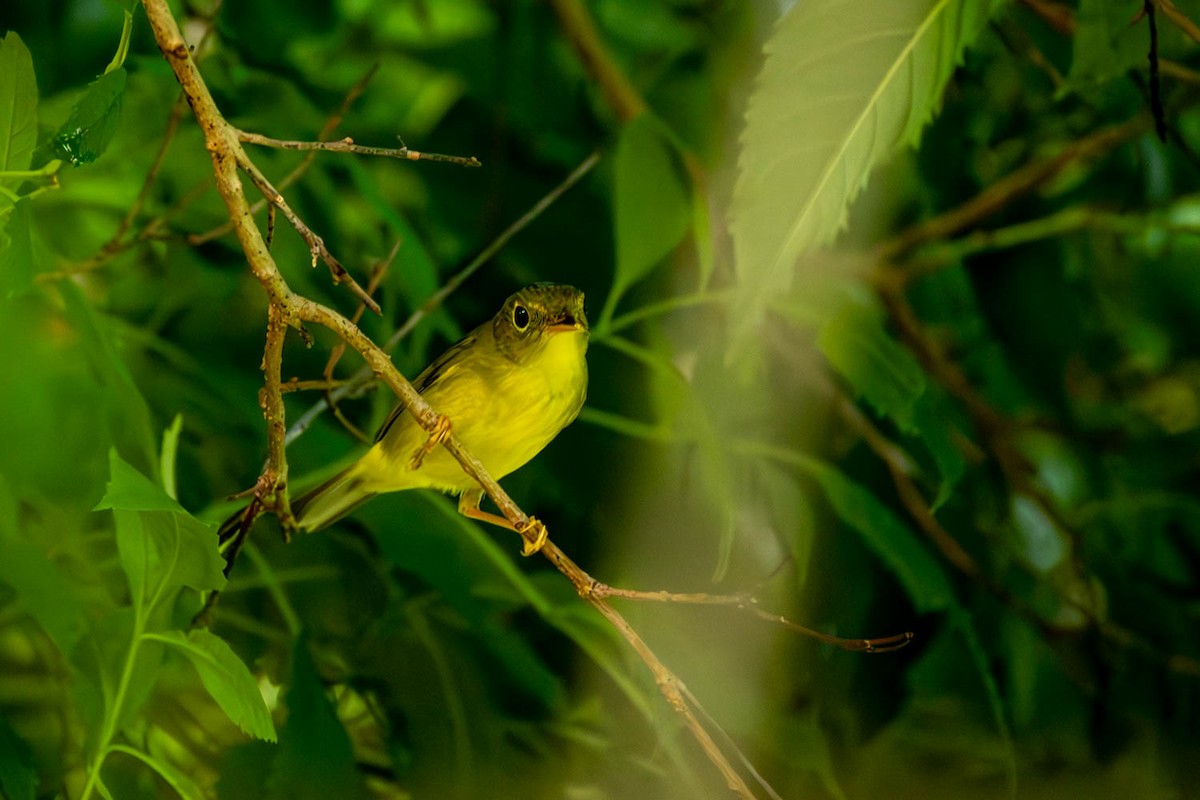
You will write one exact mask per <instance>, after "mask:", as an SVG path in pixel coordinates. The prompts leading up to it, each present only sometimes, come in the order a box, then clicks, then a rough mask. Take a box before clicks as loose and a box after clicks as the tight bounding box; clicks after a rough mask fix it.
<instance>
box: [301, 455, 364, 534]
mask: <svg viewBox="0 0 1200 800" xmlns="http://www.w3.org/2000/svg"><path fill="white" fill-rule="evenodd" d="M359 473H360V470H359V469H358V464H357V463H356V464H354V465H353V466H351V467H350V468H349V469H345V470H342V471H341V472H339V473H338V474H337V475H334V476H333V477H332V478H330V479H329V480H327V481H325V482H324V483H322V484H321V485H320V486H318V487H317V488H315V489H313V490H312V491H309V492H307V493H305V494H304V495H302V496H301V497H299V498H297V499H296V500H293V501H292V514H293V515H294V516H295V517H296V527H298V528H299V529H300V530H302V531H304V532H306V533H312V532H314V531H319V530H321V529H322V528H326V527H328V526H330V525H332V524H333V523H335V522H337V521H338V520H339V519H341V518H342V517H344V516H346V515H347V514H349V513H350V512H351V511H353V510H354V509H356V508H358V507H359V506H361V505H362V504H363V503H365V502H367V501H368V500H370V499H371V498H372V497H374V496H375V492H372V491H370V490H369V489H366V488H364V486H363V479H362V476H361V475H360V474H359Z"/></svg>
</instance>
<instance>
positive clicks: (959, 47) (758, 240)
mask: <svg viewBox="0 0 1200 800" xmlns="http://www.w3.org/2000/svg"><path fill="white" fill-rule="evenodd" d="M992 6H993V0H915V1H913V2H903V3H863V2H859V0H810V1H808V2H801V3H796V4H794V5H793V6H792V8H791V10H790V11H788V12H787V14H786V15H785V16H784V17H783V19H782V20H780V22H779V24H778V25H777V26H776V28H775V31H774V33H773V34H772V35H771V38H770V40H769V41H768V42H767V45H766V62H765V63H764V65H763V69H762V72H761V74H760V75H759V79H758V85H757V88H756V89H755V91H754V94H753V95H752V96H751V98H750V103H749V108H748V110H747V112H746V130H745V132H744V133H743V135H742V152H741V156H740V158H739V162H738V171H739V175H738V180H737V185H736V187H735V189H734V198H733V207H732V211H731V224H730V229H731V233H732V236H733V245H734V262H735V267H736V269H737V274H738V281H739V284H740V285H741V287H742V288H743V291H744V293H745V298H746V300H745V302H744V303H743V306H742V309H741V313H740V315H739V317H738V322H737V325H738V326H739V327H738V328H736V329H735V330H734V338H735V341H739V340H740V341H745V338H746V337H747V336H748V335H749V333H750V331H752V330H753V329H754V327H755V326H756V325H757V324H758V322H759V320H760V319H761V317H762V313H763V310H764V309H765V307H766V305H767V302H768V301H769V300H770V299H771V298H772V297H773V296H774V295H776V294H777V293H778V292H779V291H781V290H782V289H786V288H787V286H788V285H789V284H790V283H791V276H792V272H793V265H794V264H795V262H796V258H797V257H798V256H799V255H800V254H802V253H804V252H805V251H807V250H809V249H811V248H813V247H817V246H820V245H823V244H827V243H829V242H831V241H832V240H833V238H834V236H835V235H836V234H837V232H838V231H839V230H840V229H841V228H842V226H843V225H844V224H845V221H846V212H847V209H848V207H849V205H850V203H851V201H853V200H854V198H855V196H856V195H857V194H858V192H859V191H860V190H861V189H862V187H863V186H864V184H865V183H866V181H867V178H868V176H869V175H870V173H871V170H873V169H874V168H875V167H876V166H878V165H879V164H881V163H882V162H883V161H884V160H885V159H887V158H889V157H890V156H891V155H892V154H893V153H894V152H895V151H896V150H898V149H899V148H900V147H902V146H904V145H911V144H914V143H915V142H916V141H917V140H918V138H919V136H920V133H921V130H922V128H924V126H925V124H926V123H927V122H928V121H929V119H930V118H931V117H932V115H933V113H934V111H935V109H936V107H937V105H938V103H939V102H940V101H941V97H942V92H943V90H944V89H945V87H946V84H947V82H948V81H949V80H950V76H951V74H952V73H953V71H954V68H955V65H956V64H957V63H958V61H959V59H960V57H961V56H962V53H963V50H964V49H965V48H966V47H967V46H968V45H969V44H970V43H971V42H972V41H974V39H975V38H976V37H977V36H978V34H979V32H980V31H981V30H982V29H983V26H984V24H985V23H986V22H987V18H988V14H989V12H990V10H991V8H992Z"/></svg>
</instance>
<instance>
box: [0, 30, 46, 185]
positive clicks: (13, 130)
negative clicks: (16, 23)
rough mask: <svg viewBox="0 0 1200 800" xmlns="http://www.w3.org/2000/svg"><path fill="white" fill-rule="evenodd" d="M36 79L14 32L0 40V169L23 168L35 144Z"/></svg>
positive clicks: (31, 65)
mask: <svg viewBox="0 0 1200 800" xmlns="http://www.w3.org/2000/svg"><path fill="white" fill-rule="evenodd" d="M37 106H38V91H37V78H36V77H35V76H34V73H33V58H32V57H31V56H30V55H29V49H28V48H27V47H25V43H24V42H22V41H21V37H20V36H18V35H17V34H16V33H14V32H11V31H10V32H9V33H8V35H7V36H5V37H4V38H3V40H0V172H4V171H8V170H27V169H29V165H30V162H31V161H32V159H33V148H34V145H35V144H37Z"/></svg>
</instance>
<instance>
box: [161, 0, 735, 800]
mask: <svg viewBox="0 0 1200 800" xmlns="http://www.w3.org/2000/svg"><path fill="white" fill-rule="evenodd" d="M143 5H144V6H145V9H146V16H147V19H148V20H149V22H150V26H151V28H152V29H153V31H154V37H155V40H156V42H157V44H158V47H159V49H160V50H161V51H162V53H163V55H164V56H165V58H166V60H167V63H168V64H170V66H171V69H172V70H173V71H174V73H175V76H176V79H177V80H178V81H179V83H180V86H181V87H182V88H183V90H184V92H185V93H186V95H187V97H188V101H189V103H190V104H191V107H192V109H193V111H194V113H195V115H196V119H197V121H198V122H199V124H200V128H201V130H202V131H203V133H204V139H205V145H206V147H207V149H208V151H209V153H210V155H211V157H212V161H213V171H214V173H215V175H216V178H217V189H218V192H219V193H220V195H221V198H222V200H223V201H224V203H225V206H226V210H227V211H228V213H229V216H230V219H231V220H232V221H233V223H234V232H235V233H236V234H237V237H238V241H239V242H240V243H241V245H242V249H243V251H244V252H245V255H246V259H247V262H248V264H249V267H250V270H251V272H252V273H253V274H254V276H255V278H257V279H258V280H259V282H260V283H261V284H262V287H263V289H264V291H265V292H266V294H267V298H268V302H269V309H270V310H269V315H268V331H267V349H266V350H265V351H264V359H263V368H264V371H265V372H266V373H267V375H266V381H265V383H264V390H263V391H264V395H265V400H264V403H263V406H264V409H265V411H264V413H265V415H266V416H267V423H268V425H267V437H268V448H267V449H268V466H267V469H266V470H264V472H263V476H264V478H265V479H268V480H266V481H265V482H267V483H269V484H270V493H267V494H265V496H263V497H262V498H261V499H262V502H263V505H264V506H266V507H267V508H269V509H270V510H274V511H276V512H280V513H281V514H282V516H281V521H282V522H283V523H284V525H285V527H286V526H287V524H288V523H289V522H291V520H290V513H289V509H288V500H287V481H286V477H287V466H286V454H285V449H284V446H285V434H286V429H285V426H284V416H283V411H284V408H283V397H282V381H281V379H280V376H279V368H280V361H279V360H278V359H277V358H276V357H275V353H276V348H278V352H279V353H280V354H281V353H282V344H283V334H284V332H285V331H286V329H287V327H296V328H299V327H300V325H301V323H304V322H309V323H314V324H319V325H322V326H324V327H327V328H329V329H330V330H331V331H333V332H334V333H335V334H337V335H338V336H339V337H340V338H341V339H343V340H344V341H345V342H346V343H347V344H349V345H350V346H351V347H353V348H354V349H355V350H356V351H358V353H359V354H360V355H361V356H362V358H363V360H364V361H366V362H367V364H368V366H369V367H370V368H371V370H373V371H374V372H375V373H376V374H377V375H378V376H379V378H380V379H381V380H382V381H383V382H384V383H386V384H387V385H388V386H389V387H390V388H391V389H392V391H393V392H395V394H396V395H397V397H399V398H400V400H401V401H402V402H404V403H405V405H406V406H407V408H408V412H409V413H410V414H411V415H412V418H413V419H414V420H416V421H417V423H418V424H420V425H421V426H422V427H423V428H424V429H425V430H426V431H429V432H430V433H432V432H433V431H434V430H435V429H436V427H437V424H438V422H439V420H440V415H438V414H437V412H436V411H435V410H434V409H432V408H431V407H430V406H429V404H428V403H426V402H425V400H424V398H422V397H421V396H420V395H419V394H418V393H417V392H416V390H414V389H413V387H412V385H411V384H410V383H409V382H408V381H407V380H406V379H405V378H404V376H403V375H401V374H400V372H399V371H398V370H397V369H396V367H395V365H394V364H392V362H391V359H390V358H389V357H388V356H387V354H386V353H385V352H384V351H383V350H381V349H380V348H379V347H377V346H376V345H375V343H374V342H372V341H371V340H370V338H368V337H367V335H366V334H364V333H363V332H362V331H361V330H360V329H359V328H358V326H356V325H354V324H353V323H352V322H351V321H350V320H349V319H347V318H346V317H344V316H342V315H341V314H338V313H337V312H336V311H334V310H333V309H330V308H328V307H325V306H323V305H320V304H318V303H315V302H313V301H312V300H309V299H308V298H306V297H303V296H301V295H298V294H295V293H294V292H292V291H291V289H290V288H289V287H288V285H287V283H286V281H285V280H284V278H283V276H282V275H281V274H280V272H279V269H278V266H277V265H276V263H275V260H274V258H273V257H272V256H271V253H270V252H269V251H268V250H267V247H266V243H265V242H264V241H263V237H262V232H261V231H260V230H259V229H258V227H257V226H256V225H255V224H254V220H253V217H252V216H251V215H250V213H249V211H250V207H249V203H248V202H247V200H246V197H245V194H244V191H243V187H242V182H241V180H240V178H239V175H238V169H239V166H241V167H243V168H247V167H248V166H249V167H252V165H250V162H249V159H248V157H247V156H246V154H245V152H244V151H243V150H242V145H241V142H240V141H239V140H238V137H237V131H236V129H234V128H233V126H231V125H230V124H229V123H228V122H227V121H226V120H225V119H224V117H223V116H222V115H221V113H220V110H219V109H218V108H217V106H216V103H215V102H214V100H213V98H212V95H211V94H210V93H209V90H208V87H207V86H206V85H205V83H204V81H203V79H202V78H201V76H200V73H199V71H198V70H197V68H196V65H195V63H194V62H193V61H192V58H191V54H190V52H189V48H188V46H187V43H186V42H185V41H184V39H183V35H182V34H181V33H180V31H179V27H178V24H177V23H176V21H175V18H174V17H173V16H172V14H171V11H170V8H169V7H168V6H167V3H166V0H143ZM248 171H249V169H248ZM251 175H252V177H253V172H251ZM256 183H258V181H257V180H256ZM259 185H260V187H262V185H263V184H261V183H260V184H259ZM265 193H266V194H267V196H268V197H269V198H271V199H272V200H273V201H274V202H276V204H277V205H279V201H278V200H276V199H275V197H276V196H277V195H278V193H277V192H274V190H273V189H271V190H269V191H268V190H265ZM281 210H283V209H282V207H281ZM443 446H444V447H445V448H446V449H447V450H448V451H449V452H450V453H451V454H452V455H453V456H454V457H455V458H456V459H457V460H458V462H459V463H460V464H461V465H462V467H463V469H464V471H465V472H466V473H467V474H468V475H470V476H471V478H472V479H473V480H475V481H476V482H477V483H478V484H479V485H480V486H482V487H483V488H484V490H485V491H486V492H487V494H488V495H489V496H490V497H491V498H492V500H493V502H495V504H496V506H497V507H498V508H499V509H500V510H501V512H502V513H503V514H504V515H505V517H507V518H508V520H509V521H510V522H511V523H512V524H513V526H514V527H515V528H516V529H517V530H518V531H522V532H523V533H522V535H523V536H525V538H526V540H527V541H530V542H531V543H533V542H532V540H533V539H535V538H536V535H537V530H536V527H537V526H534V525H530V518H529V517H528V516H527V515H526V514H525V513H524V512H523V511H522V510H521V509H520V508H519V507H518V506H517V505H516V503H514V502H513V501H512V499H511V498H510V497H509V496H508V495H507V494H506V493H505V492H504V490H503V489H502V488H500V486H499V485H498V484H497V483H496V481H495V480H494V479H493V478H492V477H491V476H490V475H489V474H488V473H487V471H486V470H485V469H484V468H483V465H482V464H480V463H479V460H478V459H476V458H475V457H474V456H473V455H471V454H470V453H469V452H468V451H467V450H466V449H465V448H463V446H462V444H461V443H460V442H459V441H458V439H457V438H456V437H455V436H454V435H453V433H451V434H450V435H448V436H447V437H446V438H445V441H444V442H443ZM541 552H542V554H543V555H544V556H545V557H546V558H547V559H549V560H550V561H551V562H552V563H553V564H554V565H555V567H556V568H558V569H559V571H560V572H562V574H563V575H564V576H566V577H567V578H568V580H570V581H571V582H572V584H573V585H574V586H575V587H576V589H577V591H579V592H580V594H581V595H582V596H583V597H584V598H585V600H587V602H588V603H589V604H590V605H591V606H592V607H593V608H595V609H596V610H597V611H598V612H599V613H600V614H601V615H603V616H604V618H605V619H606V620H608V621H609V623H610V624H611V625H613V626H614V627H615V628H616V629H617V630H618V631H619V632H620V633H621V635H622V636H623V637H624V638H625V640H626V641H627V642H628V643H629V645H630V646H631V647H632V648H633V649H634V651H635V652H636V653H637V654H638V656H639V657H640V658H641V659H642V661H643V663H645V664H646V666H647V668H648V669H649V670H650V671H651V673H652V674H653V676H654V679H655V682H656V683H657V684H658V687H659V690H660V691H661V693H662V694H663V696H664V697H665V698H666V700H667V702H668V703H669V704H670V705H671V707H672V708H674V709H675V710H676V712H677V713H678V714H679V715H680V717H681V718H682V719H683V721H684V723H685V725H686V726H687V728H688V730H689V731H690V732H691V734H692V735H693V737H694V738H695V739H696V741H697V742H698V743H699V744H700V746H701V748H702V749H703V750H704V752H705V754H706V755H707V756H708V758H709V760H710V761H711V762H712V763H713V764H714V765H715V766H716V767H717V769H718V770H719V771H720V773H721V775H722V776H723V777H724V779H725V782H726V785H727V786H728V787H729V788H730V790H732V791H733V792H734V793H735V794H737V795H738V796H739V797H741V798H753V797H754V794H753V792H751V791H750V788H749V787H748V786H747V785H746V783H745V781H744V780H743V779H742V777H741V775H740V774H739V773H738V772H737V770H736V769H735V768H734V766H733V765H732V764H731V763H730V761H729V759H728V758H727V757H726V756H725V754H724V752H723V751H722V750H721V748H720V746H719V745H717V743H716V742H715V741H714V740H713V739H712V737H711V735H710V734H709V733H708V731H707V730H706V729H705V727H704V725H703V724H702V723H701V722H700V721H699V719H698V718H697V717H696V714H695V712H694V710H693V708H692V706H691V705H690V704H689V701H688V699H687V697H685V695H684V692H683V691H682V690H681V686H682V684H681V682H680V681H679V679H678V678H677V677H676V676H675V674H674V673H673V672H671V671H670V670H669V669H668V668H667V667H666V666H665V665H663V664H662V662H661V661H659V660H658V657H657V656H656V655H655V654H654V652H653V651H652V650H651V649H650V648H649V647H648V646H647V645H646V643H645V642H644V641H643V640H642V639H641V637H640V636H639V635H638V634H637V632H636V631H634V630H633V628H632V627H631V626H630V625H629V623H628V622H626V621H625V619H624V617H622V616H621V615H620V614H619V613H618V612H617V611H616V609H614V608H613V607H612V606H611V605H610V604H609V603H608V602H607V601H605V600H604V599H602V598H600V597H596V596H592V595H590V594H589V590H590V588H591V587H592V586H594V585H595V584H596V582H595V581H594V580H592V578H591V577H590V576H589V575H588V574H587V573H586V572H584V571H583V570H582V569H580V568H579V566H578V565H576V564H575V563H574V562H573V561H571V560H570V559H569V558H568V557H567V556H566V554H564V553H563V552H562V551H561V550H560V549H559V548H558V547H557V546H556V545H555V544H554V543H553V542H549V541H547V542H546V543H545V544H544V546H543V547H542V550H541Z"/></svg>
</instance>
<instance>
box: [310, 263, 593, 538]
mask: <svg viewBox="0 0 1200 800" xmlns="http://www.w3.org/2000/svg"><path fill="white" fill-rule="evenodd" d="M587 345H588V323H587V317H586V316H585V315H584V309H583V292H581V291H579V290H578V289H576V288H574V287H572V286H565V285H561V284H553V283H535V284H533V285H531V286H526V287H525V288H524V289H521V290H520V291H519V292H517V293H516V294H514V295H512V296H511V297H509V298H508V300H506V301H505V302H504V306H503V307H502V308H501V309H500V310H499V311H498V312H497V313H496V316H495V317H493V318H492V319H491V320H490V321H488V322H485V323H484V324H482V325H480V326H479V327H478V328H476V329H475V330H473V331H471V333H469V334H468V335H467V336H466V337H465V338H464V339H463V340H462V341H460V342H458V343H457V344H455V345H453V346H451V347H450V349H448V350H447V351H446V352H444V353H442V355H440V356H439V357H438V358H437V359H435V360H434V362H433V363H432V364H430V365H429V366H428V367H426V368H425V370H424V371H423V372H422V373H421V374H420V375H418V376H417V379H416V380H415V381H413V386H414V388H416V390H417V391H418V392H420V394H421V396H422V397H424V398H425V400H427V401H428V402H429V404H430V405H431V406H433V408H434V410H436V411H437V412H439V413H440V414H442V415H443V417H444V418H445V419H446V420H448V421H449V425H450V426H451V427H452V429H453V431H454V434H455V435H456V436H457V437H458V439H459V441H460V442H462V444H463V445H465V446H466V448H467V449H468V450H470V451H471V453H473V454H474V455H475V456H476V457H477V458H478V459H479V460H480V461H481V462H482V463H483V465H484V466H485V467H486V468H487V470H488V473H489V474H491V476H492V477H493V478H496V479H500V478H502V477H504V476H505V475H507V474H509V473H510V472H512V471H513V470H515V469H517V468H518V467H520V466H522V465H523V464H525V463H526V462H527V461H529V459H531V458H533V457H534V456H535V455H537V454H538V453H539V452H541V450H542V448H543V447H545V446H546V445H547V444H549V443H550V441H551V440H552V439H553V438H554V437H555V436H557V435H558V432H559V431H561V430H562V429H563V428H564V427H566V426H567V425H568V424H570V423H571V422H572V421H573V420H574V419H575V417H576V416H578V415H579V409H580V408H582V407H583V401H584V398H585V397H586V395H587V377H588V374H587V361H586V360H585V358H584V355H585V353H586V352H587ZM435 441H436V439H431V437H430V434H429V432H428V431H426V430H425V429H423V428H422V427H421V426H420V425H419V424H417V421H416V420H415V419H414V418H413V417H412V415H410V414H407V413H405V407H404V404H403V403H401V404H400V405H398V406H397V407H396V408H395V410H394V411H392V413H391V415H390V416H389V417H388V418H387V421H386V422H384V423H383V426H382V427H381V428H380V430H379V433H378V435H376V437H375V444H374V445H373V446H372V447H371V449H370V450H368V451H367V452H366V453H365V454H364V455H363V456H362V458H360V459H359V460H358V461H356V462H355V463H354V464H352V465H351V466H350V467H349V468H348V469H346V470H344V471H343V472H341V473H339V474H338V475H336V476H335V477H333V478H332V479H331V480H329V481H326V482H325V483H324V484H322V485H321V486H319V487H317V488H316V489H314V490H312V491H311V492H309V493H308V494H306V495H304V496H303V497H301V498H299V499H298V500H296V501H295V503H294V504H293V506H292V510H293V512H294V513H295V516H296V524H297V526H298V527H299V528H300V529H301V530H304V531H316V530H320V529H321V528H324V527H325V526H327V525H330V524H331V523H333V522H334V521H335V520H337V519H339V518H341V517H342V516H344V515H346V514H348V513H349V512H350V511H352V510H353V509H355V508H356V507H358V506H359V505H360V504H361V503H364V502H366V501H367V500H369V499H371V498H372V497H374V496H375V495H377V494H381V493H383V492H398V491H402V490H404V489H421V488H428V489H437V490H439V491H443V492H448V493H451V494H458V495H461V499H460V501H459V504H458V510H459V511H460V512H461V513H463V514H465V515H466V516H468V517H473V518H475V519H480V520H484V521H486V522H490V523H493V524H496V525H501V526H504V527H507V528H511V527H512V525H511V524H510V523H509V522H508V520H507V519H505V518H504V517H502V516H500V515H497V514H491V513H488V512H486V511H482V510H481V509H480V508H479V503H480V501H481V500H482V499H483V490H482V489H481V488H480V487H479V485H478V484H477V483H475V481H474V480H472V479H471V478H470V477H469V476H468V475H467V474H466V473H465V472H463V470H462V467H461V466H460V465H459V463H458V462H457V461H456V460H455V459H454V457H453V456H451V455H450V453H449V452H447V451H446V450H445V449H444V448H442V447H434V446H433V445H434V443H435ZM544 538H545V529H544V528H541V529H540V531H539V541H538V542H537V543H536V544H534V545H530V544H529V543H526V546H525V554H526V555H529V554H530V553H533V552H536V551H537V550H538V549H539V548H540V547H541V543H542V541H544Z"/></svg>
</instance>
